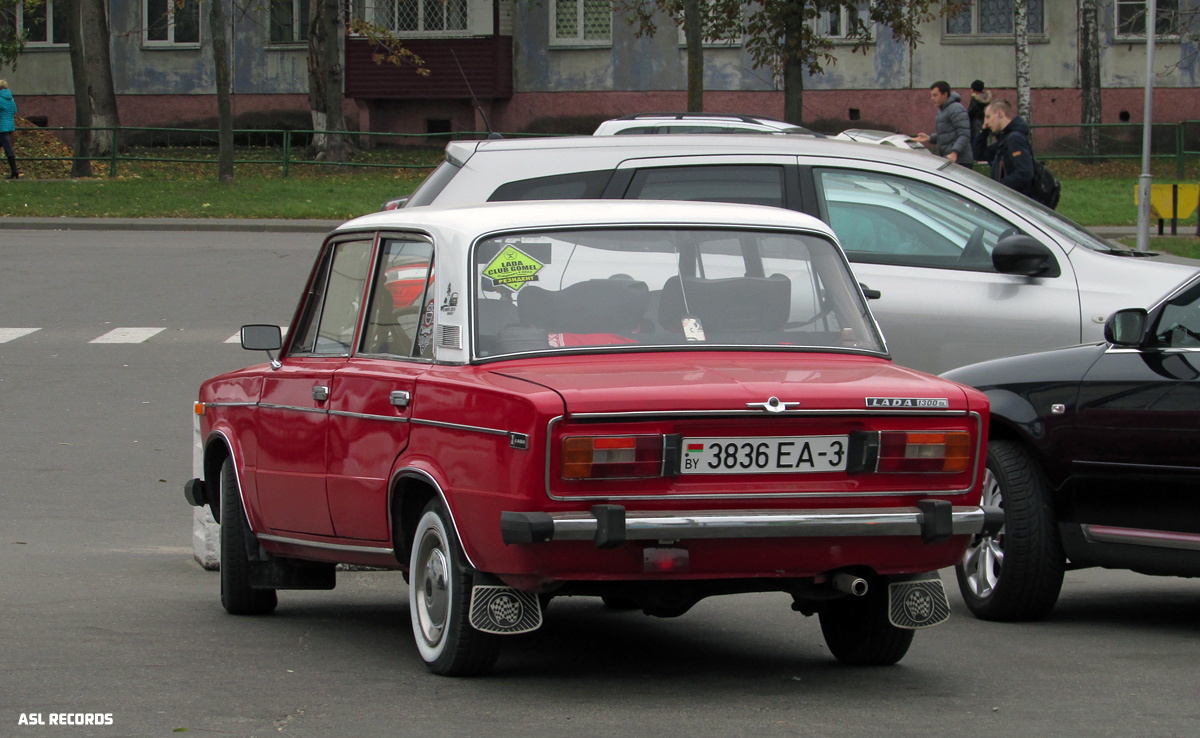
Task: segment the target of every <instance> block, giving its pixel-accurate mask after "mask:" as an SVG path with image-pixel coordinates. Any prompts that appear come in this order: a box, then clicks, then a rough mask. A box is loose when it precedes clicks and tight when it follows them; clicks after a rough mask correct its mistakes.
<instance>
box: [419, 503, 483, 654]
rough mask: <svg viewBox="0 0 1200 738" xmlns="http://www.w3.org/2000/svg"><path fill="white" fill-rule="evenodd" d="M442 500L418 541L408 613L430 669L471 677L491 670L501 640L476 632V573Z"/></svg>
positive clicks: (425, 517)
mask: <svg viewBox="0 0 1200 738" xmlns="http://www.w3.org/2000/svg"><path fill="white" fill-rule="evenodd" d="M449 518H450V516H449V515H447V514H446V512H445V508H443V506H442V504H441V502H440V501H438V500H434V501H433V502H430V503H429V504H428V505H427V506H426V507H425V511H424V512H423V513H422V514H421V519H420V520H419V521H418V522H417V530H416V533H415V535H414V536H413V547H412V556H411V558H410V559H409V585H408V609H409V615H410V616H411V618H412V628H413V636H414V638H415V639H416V642H417V650H418V651H419V652H420V653H421V658H422V659H423V660H424V661H425V665H426V666H428V667H429V670H430V671H432V672H433V673H434V674H440V675H442V676H470V675H473V674H482V673H484V672H486V671H487V670H489V669H491V668H492V665H493V664H495V663H496V659H497V657H499V655H500V638H499V637H498V636H495V635H492V634H490V633H483V632H481V631H478V630H475V629H474V628H473V627H471V623H470V620H469V615H470V605H471V585H472V572H471V569H470V567H468V566H467V565H466V561H465V557H464V556H463V553H462V550H461V549H460V548H459V545H458V541H457V540H456V539H455V537H454V532H453V528H451V527H450V525H449V524H448V522H447V521H448V520H449Z"/></svg>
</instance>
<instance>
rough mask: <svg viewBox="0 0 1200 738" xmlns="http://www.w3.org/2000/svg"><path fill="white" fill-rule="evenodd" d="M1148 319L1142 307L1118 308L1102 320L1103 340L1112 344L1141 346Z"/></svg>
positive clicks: (1130, 346) (1132, 346)
mask: <svg viewBox="0 0 1200 738" xmlns="http://www.w3.org/2000/svg"><path fill="white" fill-rule="evenodd" d="M1148 320H1149V317H1148V314H1147V313H1146V311H1145V310H1144V309H1142V308H1126V309H1124V310H1118V311H1117V312H1115V313H1113V314H1112V315H1111V316H1109V318H1108V320H1106V321H1105V322H1104V340H1105V341H1108V342H1109V343H1111V344H1112V345H1114V346H1125V347H1129V348H1136V347H1138V346H1141V345H1142V339H1143V338H1145V336H1146V322H1147V321H1148Z"/></svg>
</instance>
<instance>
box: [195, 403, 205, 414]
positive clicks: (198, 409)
mask: <svg viewBox="0 0 1200 738" xmlns="http://www.w3.org/2000/svg"><path fill="white" fill-rule="evenodd" d="M195 411H196V414H197V415H203V414H204V403H203V402H197V403H196V406H195Z"/></svg>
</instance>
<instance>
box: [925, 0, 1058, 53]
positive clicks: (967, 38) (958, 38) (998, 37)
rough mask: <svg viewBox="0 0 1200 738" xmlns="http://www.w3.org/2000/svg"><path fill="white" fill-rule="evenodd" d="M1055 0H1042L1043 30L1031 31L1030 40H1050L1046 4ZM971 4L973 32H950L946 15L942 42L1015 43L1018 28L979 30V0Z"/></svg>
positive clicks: (1042, 41) (971, 1)
mask: <svg viewBox="0 0 1200 738" xmlns="http://www.w3.org/2000/svg"><path fill="white" fill-rule="evenodd" d="M1054 1H1055V0H1042V32H1041V33H1033V32H1032V31H1031V32H1030V33H1029V40H1030V41H1034V42H1037V43H1044V42H1045V41H1047V40H1049V34H1047V33H1046V6H1047V5H1049V4H1050V3H1052V2H1054ZM970 4H971V32H970V33H950V18H949V17H946V18H944V19H943V20H942V43H947V42H949V43H966V44H969V43H977V42H979V41H983V42H985V43H986V42H990V43H1014V42H1015V41H1016V38H1017V34H1016V30H1015V29H1014V31H1013V33H990V32H989V33H983V32H981V31H980V30H979V1H978V0H970Z"/></svg>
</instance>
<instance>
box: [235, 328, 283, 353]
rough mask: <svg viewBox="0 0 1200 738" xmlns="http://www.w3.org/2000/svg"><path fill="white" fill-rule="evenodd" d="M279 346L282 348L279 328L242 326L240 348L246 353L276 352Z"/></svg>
mask: <svg viewBox="0 0 1200 738" xmlns="http://www.w3.org/2000/svg"><path fill="white" fill-rule="evenodd" d="M281 346H283V331H282V330H280V328H279V326H277V325H244V326H242V348H244V349H246V350H247V351H278V350H279V349H280V347H281Z"/></svg>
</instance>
